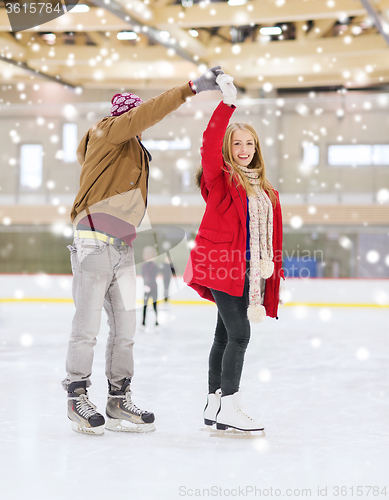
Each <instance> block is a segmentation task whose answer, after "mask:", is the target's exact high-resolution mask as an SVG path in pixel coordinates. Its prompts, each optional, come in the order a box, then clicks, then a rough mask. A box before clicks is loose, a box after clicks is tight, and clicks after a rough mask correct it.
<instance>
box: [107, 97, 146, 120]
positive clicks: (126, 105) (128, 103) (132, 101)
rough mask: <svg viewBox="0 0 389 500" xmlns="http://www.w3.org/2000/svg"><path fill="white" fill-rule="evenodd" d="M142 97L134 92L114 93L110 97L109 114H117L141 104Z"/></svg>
mask: <svg viewBox="0 0 389 500" xmlns="http://www.w3.org/2000/svg"><path fill="white" fill-rule="evenodd" d="M142 102H143V101H142V99H141V98H140V97H138V96H137V95H135V94H128V93H126V94H115V95H114V96H113V97H112V100H111V104H112V108H111V116H119V115H122V114H123V113H126V111H129V110H130V109H132V108H136V107H137V106H139V104H142Z"/></svg>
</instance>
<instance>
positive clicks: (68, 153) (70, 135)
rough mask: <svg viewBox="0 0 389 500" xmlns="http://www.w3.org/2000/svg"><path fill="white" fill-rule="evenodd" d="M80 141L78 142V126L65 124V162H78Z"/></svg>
mask: <svg viewBox="0 0 389 500" xmlns="http://www.w3.org/2000/svg"><path fill="white" fill-rule="evenodd" d="M77 146H78V141H77V124H75V123H65V125H64V126H63V160H64V161H66V162H72V161H76V160H77V156H76V151H77Z"/></svg>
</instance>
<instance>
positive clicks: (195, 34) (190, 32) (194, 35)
mask: <svg viewBox="0 0 389 500" xmlns="http://www.w3.org/2000/svg"><path fill="white" fill-rule="evenodd" d="M189 34H190V35H192V36H193V38H196V37H197V36H199V33H198V31H196V30H189Z"/></svg>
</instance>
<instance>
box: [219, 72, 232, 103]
mask: <svg viewBox="0 0 389 500" xmlns="http://www.w3.org/2000/svg"><path fill="white" fill-rule="evenodd" d="M233 81H234V77H233V76H230V75H226V74H222V75H218V76H217V77H216V83H217V84H218V85H219V87H220V90H221V91H222V94H223V102H224V104H227V105H228V106H235V103H236V94H237V92H236V87H235V85H234V84H233V83H232V82H233Z"/></svg>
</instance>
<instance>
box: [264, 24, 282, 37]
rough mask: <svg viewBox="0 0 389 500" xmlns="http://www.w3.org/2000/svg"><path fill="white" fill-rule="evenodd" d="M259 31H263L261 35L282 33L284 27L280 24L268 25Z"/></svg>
mask: <svg viewBox="0 0 389 500" xmlns="http://www.w3.org/2000/svg"><path fill="white" fill-rule="evenodd" d="M259 32H260V33H261V35H267V36H272V35H281V33H282V29H281V28H280V27H279V26H267V27H263V28H261V29H260V30H259Z"/></svg>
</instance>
